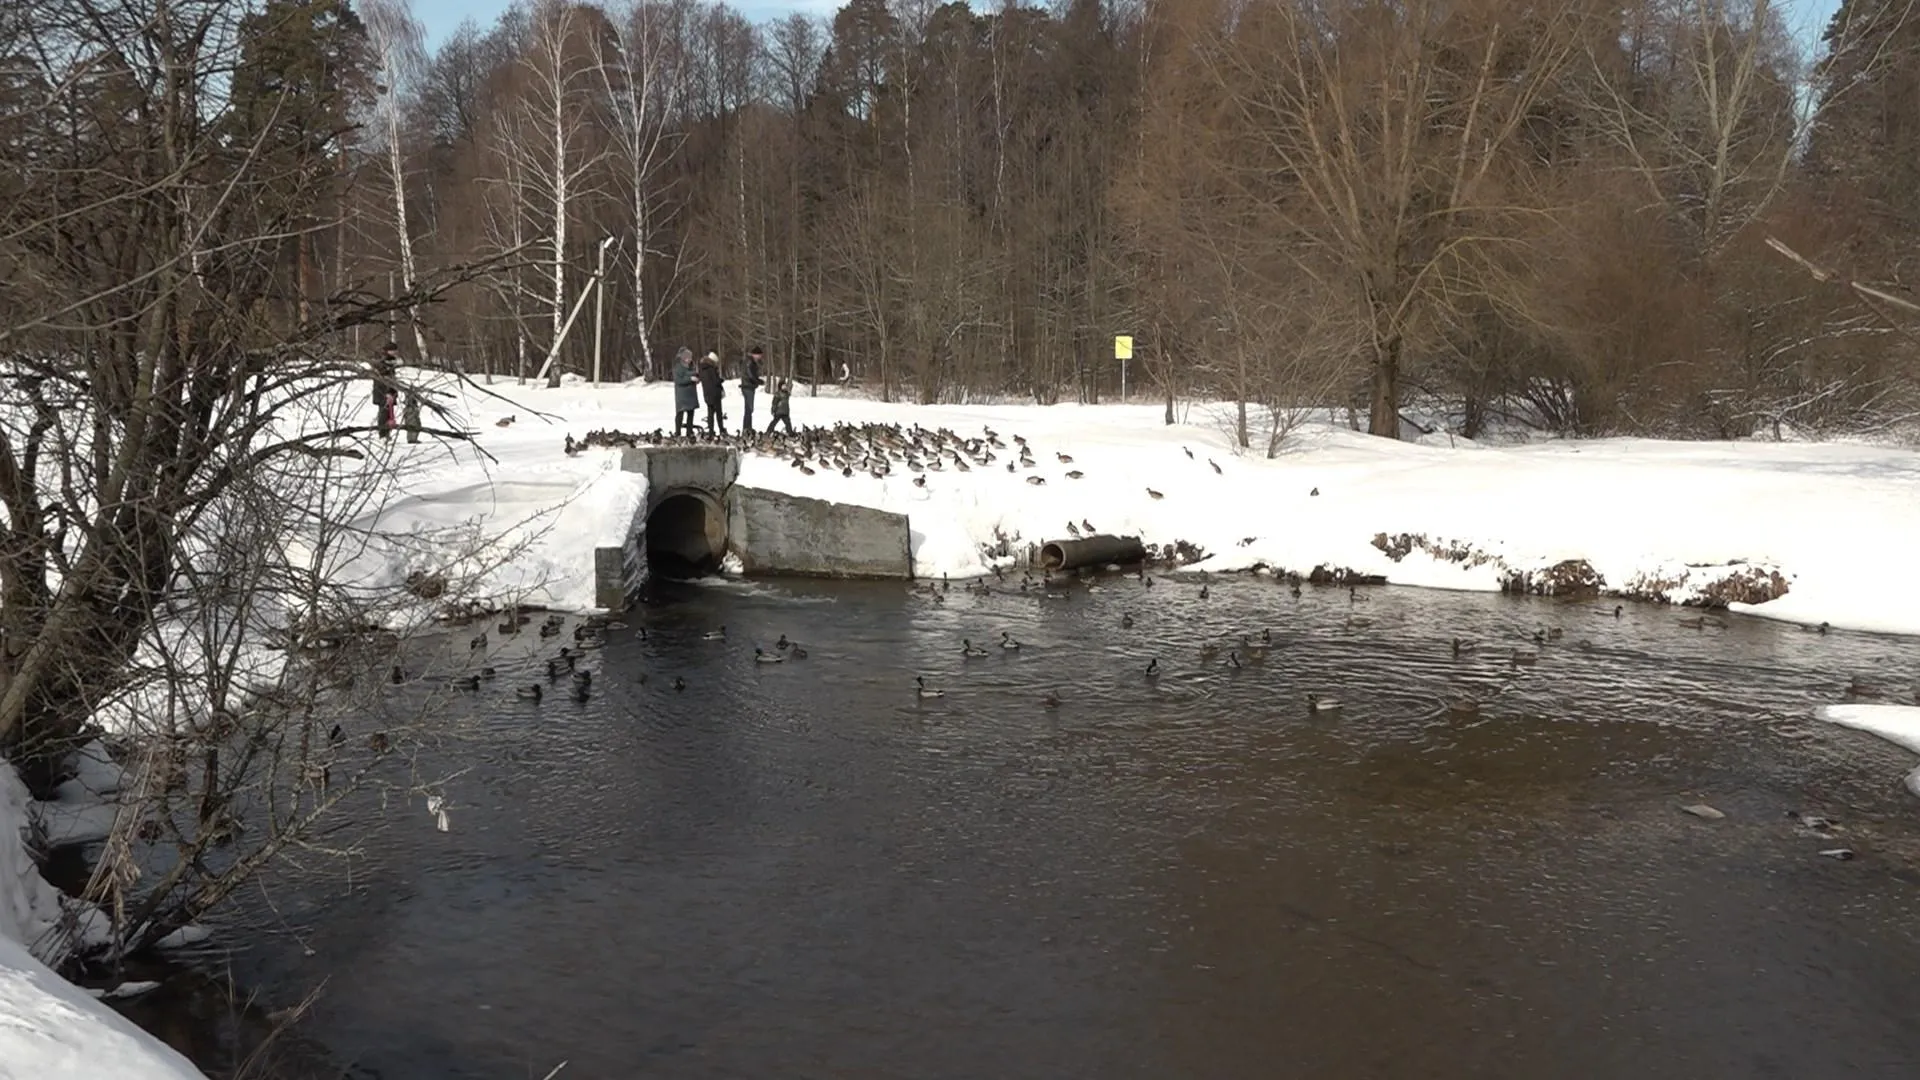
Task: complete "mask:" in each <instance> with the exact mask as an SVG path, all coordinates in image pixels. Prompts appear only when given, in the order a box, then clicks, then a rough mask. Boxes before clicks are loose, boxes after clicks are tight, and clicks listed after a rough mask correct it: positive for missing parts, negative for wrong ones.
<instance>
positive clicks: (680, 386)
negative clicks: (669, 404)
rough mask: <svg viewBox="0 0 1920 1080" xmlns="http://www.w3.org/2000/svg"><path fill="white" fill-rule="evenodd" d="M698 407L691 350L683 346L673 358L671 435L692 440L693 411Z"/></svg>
mask: <svg viewBox="0 0 1920 1080" xmlns="http://www.w3.org/2000/svg"><path fill="white" fill-rule="evenodd" d="M699 407H700V390H699V379H698V378H696V377H695V376H694V373H693V350H692V349H689V348H687V347H686V346H685V345H682V346H680V352H679V353H678V354H676V355H675V356H674V358H673V433H674V434H675V435H676V436H677V435H679V434H680V433H681V432H682V431H685V432H686V435H687V438H689V439H691V438H693V411H694V410H695V409H698V408H699Z"/></svg>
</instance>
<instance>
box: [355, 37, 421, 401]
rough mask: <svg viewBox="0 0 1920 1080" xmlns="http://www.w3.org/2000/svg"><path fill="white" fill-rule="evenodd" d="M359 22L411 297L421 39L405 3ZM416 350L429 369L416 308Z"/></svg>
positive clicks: (411, 313)
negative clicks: (410, 182) (410, 207)
mask: <svg viewBox="0 0 1920 1080" xmlns="http://www.w3.org/2000/svg"><path fill="white" fill-rule="evenodd" d="M359 6H360V17H361V19H362V21H364V22H365V23H366V26H367V39H368V45H369V46H370V48H371V49H372V52H373V56H374V64H375V66H374V75H375V81H376V89H375V92H376V94H377V96H376V97H375V98H374V107H373V108H374V120H375V122H376V123H377V124H378V126H379V130H380V134H381V137H382V139H383V140H384V142H385V147H384V149H385V151H386V163H387V178H388V181H389V183H390V184H391V185H392V197H393V232H394V241H395V244H396V245H397V247H398V249H399V252H400V288H401V291H403V292H407V293H411V292H413V286H414V282H415V281H416V280H418V275H419V267H418V264H417V263H416V262H415V261H414V257H413V230H412V227H411V226H410V225H409V223H408V219H407V168H406V146H405V140H404V139H403V138H402V136H401V113H402V111H403V109H402V101H403V98H404V97H406V96H410V95H412V94H413V93H415V92H417V90H418V87H419V85H420V81H421V78H422V75H423V73H424V71H425V69H426V64H427V53H426V47H425V45H424V40H425V35H424V32H423V31H422V30H421V27H420V23H419V21H418V20H416V19H415V18H414V17H413V12H412V11H411V10H409V8H408V6H407V0H361V2H360V5H359ZM407 318H408V322H409V324H410V325H411V326H412V329H413V341H414V346H415V348H417V349H418V350H419V352H418V355H419V358H420V362H421V363H422V364H426V363H428V361H429V359H430V357H429V354H428V350H427V335H426V330H425V328H424V327H422V326H421V324H420V312H419V310H418V309H417V308H410V309H408V311H407Z"/></svg>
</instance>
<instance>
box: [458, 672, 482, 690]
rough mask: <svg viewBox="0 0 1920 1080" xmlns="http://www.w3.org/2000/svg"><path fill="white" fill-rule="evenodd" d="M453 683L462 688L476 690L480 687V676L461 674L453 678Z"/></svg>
mask: <svg viewBox="0 0 1920 1080" xmlns="http://www.w3.org/2000/svg"><path fill="white" fill-rule="evenodd" d="M454 683H455V684H456V685H458V686H459V687H460V689H462V690H478V689H480V676H478V675H462V676H460V677H459V678H458V679H455V680H454Z"/></svg>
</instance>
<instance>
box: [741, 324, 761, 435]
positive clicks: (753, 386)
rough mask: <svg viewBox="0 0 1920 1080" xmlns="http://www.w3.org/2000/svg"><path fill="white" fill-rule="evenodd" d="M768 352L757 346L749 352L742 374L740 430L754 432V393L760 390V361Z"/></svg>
mask: <svg viewBox="0 0 1920 1080" xmlns="http://www.w3.org/2000/svg"><path fill="white" fill-rule="evenodd" d="M766 355H767V354H766V351H765V350H764V349H762V348H760V346H758V345H755V346H754V347H753V348H751V349H749V350H747V366H746V369H745V370H743V371H741V372H740V430H741V431H743V432H750V431H752V430H753V392H754V391H756V390H758V389H760V382H761V380H760V361H761V360H762V359H763V358H765V356H766Z"/></svg>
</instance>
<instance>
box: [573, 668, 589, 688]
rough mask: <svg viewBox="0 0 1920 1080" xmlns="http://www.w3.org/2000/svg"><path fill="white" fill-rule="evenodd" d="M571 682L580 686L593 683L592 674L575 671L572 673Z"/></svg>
mask: <svg viewBox="0 0 1920 1080" xmlns="http://www.w3.org/2000/svg"><path fill="white" fill-rule="evenodd" d="M573 681H574V682H577V683H579V684H581V685H582V686H584V685H586V684H588V683H590V682H592V681H593V672H591V671H576V672H574V673H573Z"/></svg>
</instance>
